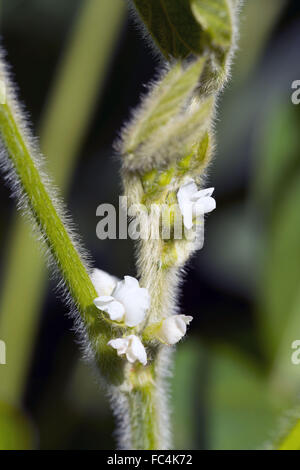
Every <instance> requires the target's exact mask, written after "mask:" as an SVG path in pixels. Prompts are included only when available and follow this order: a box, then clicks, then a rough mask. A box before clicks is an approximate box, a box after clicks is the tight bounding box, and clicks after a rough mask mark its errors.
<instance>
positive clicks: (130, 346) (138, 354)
mask: <svg viewBox="0 0 300 470" xmlns="http://www.w3.org/2000/svg"><path fill="white" fill-rule="evenodd" d="M107 344H108V345H109V346H111V347H112V348H114V349H116V350H117V353H118V356H122V355H123V354H126V358H127V360H128V361H129V362H131V363H133V362H135V361H139V362H141V364H143V365H144V366H145V365H146V364H147V353H146V350H145V348H144V345H143V343H142V342H141V340H140V338H138V337H137V336H135V335H130V336H126V337H125V338H117V339H111V340H110V341H109V342H108V343H107Z"/></svg>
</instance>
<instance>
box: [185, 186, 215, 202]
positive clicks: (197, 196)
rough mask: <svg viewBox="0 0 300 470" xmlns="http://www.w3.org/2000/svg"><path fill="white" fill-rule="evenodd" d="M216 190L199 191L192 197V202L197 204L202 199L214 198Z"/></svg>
mask: <svg viewBox="0 0 300 470" xmlns="http://www.w3.org/2000/svg"><path fill="white" fill-rule="evenodd" d="M214 190H215V188H206V189H200V191H197V192H196V193H194V194H193V195H192V197H191V201H193V202H195V201H197V200H198V199H200V198H203V197H210V196H212V194H213V192H214Z"/></svg>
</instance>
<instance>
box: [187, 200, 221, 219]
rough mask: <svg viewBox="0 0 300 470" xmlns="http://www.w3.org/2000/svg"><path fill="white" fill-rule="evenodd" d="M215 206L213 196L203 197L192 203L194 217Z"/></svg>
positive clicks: (206, 212) (205, 212) (207, 211)
mask: <svg viewBox="0 0 300 470" xmlns="http://www.w3.org/2000/svg"><path fill="white" fill-rule="evenodd" d="M215 208H216V201H215V199H214V198H213V197H204V198H202V199H199V200H198V201H197V202H195V203H194V204H193V214H194V216H195V217H198V216H199V215H203V214H208V213H209V212H212V211H213V210H215Z"/></svg>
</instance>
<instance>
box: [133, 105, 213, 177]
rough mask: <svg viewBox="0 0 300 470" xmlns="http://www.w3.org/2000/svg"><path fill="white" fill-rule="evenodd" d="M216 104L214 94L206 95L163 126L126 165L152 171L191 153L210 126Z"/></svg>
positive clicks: (138, 149)
mask: <svg viewBox="0 0 300 470" xmlns="http://www.w3.org/2000/svg"><path fill="white" fill-rule="evenodd" d="M214 104H215V100H214V97H213V96H210V97H208V98H205V99H203V100H201V101H200V102H199V103H197V104H196V105H195V109H193V110H191V111H190V112H186V113H185V114H183V115H180V116H179V117H178V119H176V120H173V121H172V122H170V123H168V124H166V125H165V126H164V127H160V128H159V129H158V130H157V131H156V132H155V133H153V136H151V139H149V140H148V141H146V142H145V144H144V145H140V146H139V147H138V148H137V149H136V151H135V153H134V154H132V155H129V156H128V157H127V167H128V168H129V169H132V170H140V171H142V172H144V171H149V170H151V168H153V167H156V168H161V167H164V166H165V165H166V164H169V163H170V162H173V161H175V160H176V159H179V158H182V157H184V156H186V155H187V154H188V153H189V152H192V151H193V150H194V146H196V145H197V144H199V143H200V141H201V140H202V138H203V137H204V134H205V132H206V131H207V130H209V129H210V127H211V120H212V116H213V111H214Z"/></svg>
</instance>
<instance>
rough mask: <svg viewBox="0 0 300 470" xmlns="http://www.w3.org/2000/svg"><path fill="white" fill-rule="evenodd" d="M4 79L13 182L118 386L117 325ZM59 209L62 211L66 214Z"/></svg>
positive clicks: (0, 126)
mask: <svg viewBox="0 0 300 470" xmlns="http://www.w3.org/2000/svg"><path fill="white" fill-rule="evenodd" d="M1 76H5V81H6V84H7V96H8V98H7V103H6V104H2V105H0V134H1V138H2V142H3V146H4V149H5V151H4V153H5V155H6V158H5V157H4V158H5V159H4V162H3V166H4V168H5V170H6V172H8V180H13V181H14V186H16V187H15V188H14V189H15V192H16V196H17V197H18V198H19V200H20V201H21V203H23V206H24V208H25V211H26V209H28V210H29V213H30V214H31V216H32V217H33V219H34V221H35V223H36V225H37V227H38V228H39V229H40V231H41V233H42V235H43V237H44V240H45V243H46V246H47V248H48V250H49V253H50V254H51V256H52V258H53V259H54V261H55V262H56V265H57V267H58V270H59V271H60V273H61V276H62V279H63V283H64V285H65V287H66V290H67V292H68V293H69V295H70V300H71V301H72V303H73V304H74V306H75V308H76V309H77V310H78V312H79V314H80V318H81V320H82V322H83V324H84V329H85V330H86V331H87V334H88V337H89V340H90V342H91V344H92V347H91V349H92V351H93V354H94V355H95V357H96V360H97V363H98V366H99V368H100V370H101V371H102V373H103V375H104V376H105V377H106V378H108V379H109V380H110V381H113V382H115V381H116V380H118V379H119V378H116V370H117V369H120V368H119V367H118V365H119V363H120V361H119V360H118V359H117V358H116V356H115V354H113V353H112V350H111V348H110V347H109V346H107V342H108V341H109V339H110V337H111V334H110V331H111V326H110V324H109V323H108V322H107V321H106V319H105V317H104V316H102V315H99V311H98V310H97V309H96V307H95V306H94V305H93V299H94V298H95V297H97V292H96V290H95V288H94V286H93V284H92V282H91V279H90V276H89V273H88V270H87V268H86V267H85V264H84V261H83V258H82V256H81V255H80V254H79V251H78V249H77V247H76V246H75V245H76V243H75V242H74V241H73V239H72V235H71V232H70V230H67V228H66V226H65V224H64V223H63V222H62V219H61V216H62V211H61V209H60V208H59V207H58V204H57V202H54V201H55V197H53V196H52V197H51V196H50V194H49V190H48V189H47V188H46V186H47V183H45V179H44V178H42V177H41V174H40V171H39V169H38V167H37V164H36V162H35V160H36V157H37V153H36V150H35V149H34V147H33V146H32V145H31V144H30V143H29V139H30V137H29V136H28V131H27V130H25V128H24V122H23V121H22V118H21V117H20V116H21V113H20V110H19V109H18V107H17V104H16V101H15V100H14V96H13V91H12V89H11V88H10V85H9V78H8V77H7V76H6V75H5V67H4V66H3V65H2V70H1ZM23 199H24V201H23ZM58 211H61V214H59V213H58ZM16 295H17V286H16ZM83 334H84V332H83ZM110 362H111V366H110V365H109V363H110Z"/></svg>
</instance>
